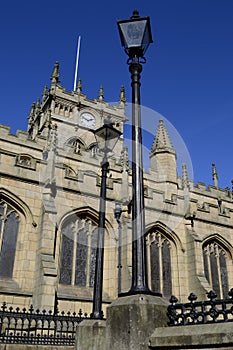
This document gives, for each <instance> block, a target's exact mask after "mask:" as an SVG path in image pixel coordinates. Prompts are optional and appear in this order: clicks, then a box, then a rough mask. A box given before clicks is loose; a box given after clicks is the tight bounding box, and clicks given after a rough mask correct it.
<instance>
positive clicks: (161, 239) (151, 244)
mask: <svg viewBox="0 0 233 350" xmlns="http://www.w3.org/2000/svg"><path fill="white" fill-rule="evenodd" d="M146 246H147V263H148V271H149V276H148V277H149V282H150V285H151V290H152V291H153V292H157V293H161V294H162V295H164V296H171V294H172V278H171V277H172V276H171V244H170V241H169V240H168V239H167V238H166V236H165V235H163V234H162V233H161V232H159V231H158V230H153V231H151V232H149V233H148V234H147V235H146Z"/></svg>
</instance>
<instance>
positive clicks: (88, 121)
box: [80, 112, 95, 128]
mask: <svg viewBox="0 0 233 350" xmlns="http://www.w3.org/2000/svg"><path fill="white" fill-rule="evenodd" d="M80 121H81V124H82V125H83V126H85V127H87V128H93V127H94V126H95V117H94V116H93V115H92V114H91V113H88V112H85V113H82V114H81V115H80Z"/></svg>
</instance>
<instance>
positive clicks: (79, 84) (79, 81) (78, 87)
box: [77, 79, 82, 94]
mask: <svg viewBox="0 0 233 350" xmlns="http://www.w3.org/2000/svg"><path fill="white" fill-rule="evenodd" d="M81 92H82V80H81V79H79V80H78V85H77V93H78V94H81Z"/></svg>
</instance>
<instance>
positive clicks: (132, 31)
mask: <svg viewBox="0 0 233 350" xmlns="http://www.w3.org/2000/svg"><path fill="white" fill-rule="evenodd" d="M146 25H147V20H140V21H130V22H123V23H119V26H120V28H121V31H122V35H123V38H124V47H125V48H131V47H141V46H142V41H143V38H144V32H145V29H146Z"/></svg>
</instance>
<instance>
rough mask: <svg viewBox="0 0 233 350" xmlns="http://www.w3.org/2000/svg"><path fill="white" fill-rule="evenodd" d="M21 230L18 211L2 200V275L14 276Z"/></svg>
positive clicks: (0, 235)
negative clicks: (18, 238)
mask: <svg viewBox="0 0 233 350" xmlns="http://www.w3.org/2000/svg"><path fill="white" fill-rule="evenodd" d="M18 231H19V217H18V214H17V212H16V211H15V210H14V209H13V208H12V207H11V206H10V205H8V204H7V203H6V202H4V201H1V202H0V277H3V278H12V275H13V269H14V261H15V251H16V243H17V237H18Z"/></svg>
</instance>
